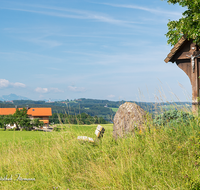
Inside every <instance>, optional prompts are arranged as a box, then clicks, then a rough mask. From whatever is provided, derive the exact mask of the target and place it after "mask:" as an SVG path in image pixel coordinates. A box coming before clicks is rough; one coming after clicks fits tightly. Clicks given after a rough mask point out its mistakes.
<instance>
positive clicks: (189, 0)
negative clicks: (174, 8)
mask: <svg viewBox="0 0 200 190" xmlns="http://www.w3.org/2000/svg"><path fill="white" fill-rule="evenodd" d="M167 2H168V3H169V4H170V3H172V4H177V3H178V4H179V5H180V6H182V7H185V8H186V11H184V12H183V14H182V15H183V16H182V18H180V19H179V20H178V21H169V22H168V24H167V26H168V32H167V34H166V36H167V38H168V43H169V44H171V45H175V44H176V43H177V42H178V40H179V39H180V38H181V36H183V35H185V37H186V38H187V39H192V40H193V42H195V43H196V44H198V45H200V0H167Z"/></svg>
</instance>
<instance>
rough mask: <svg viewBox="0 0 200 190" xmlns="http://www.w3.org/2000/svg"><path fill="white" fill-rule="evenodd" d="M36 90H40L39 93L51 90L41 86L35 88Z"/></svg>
mask: <svg viewBox="0 0 200 190" xmlns="http://www.w3.org/2000/svg"><path fill="white" fill-rule="evenodd" d="M35 91H36V92H39V93H47V92H48V91H49V90H48V88H40V87H38V88H36V89H35Z"/></svg>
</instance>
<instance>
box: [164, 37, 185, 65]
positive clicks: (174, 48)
mask: <svg viewBox="0 0 200 190" xmlns="http://www.w3.org/2000/svg"><path fill="white" fill-rule="evenodd" d="M186 40H187V38H186V37H185V36H182V37H181V39H180V40H179V41H178V42H177V43H176V44H175V46H174V47H173V48H172V49H171V51H170V53H169V54H168V55H167V57H166V58H165V60H164V61H165V62H166V63H168V62H169V61H171V60H172V59H173V57H174V55H175V54H176V52H177V51H178V50H179V49H180V48H181V46H182V45H183V44H184V42H185V41H186Z"/></svg>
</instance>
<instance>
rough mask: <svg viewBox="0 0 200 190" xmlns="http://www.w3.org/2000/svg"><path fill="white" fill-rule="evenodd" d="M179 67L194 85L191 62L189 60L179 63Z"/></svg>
mask: <svg viewBox="0 0 200 190" xmlns="http://www.w3.org/2000/svg"><path fill="white" fill-rule="evenodd" d="M177 65H178V67H179V68H180V69H182V70H183V71H184V72H185V73H186V74H187V76H188V77H189V79H190V82H191V84H192V81H191V62H190V60H187V62H181V63H177Z"/></svg>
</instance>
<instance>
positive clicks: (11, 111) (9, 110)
mask: <svg viewBox="0 0 200 190" xmlns="http://www.w3.org/2000/svg"><path fill="white" fill-rule="evenodd" d="M15 111H16V108H0V115H10V114H14V113H15Z"/></svg>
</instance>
